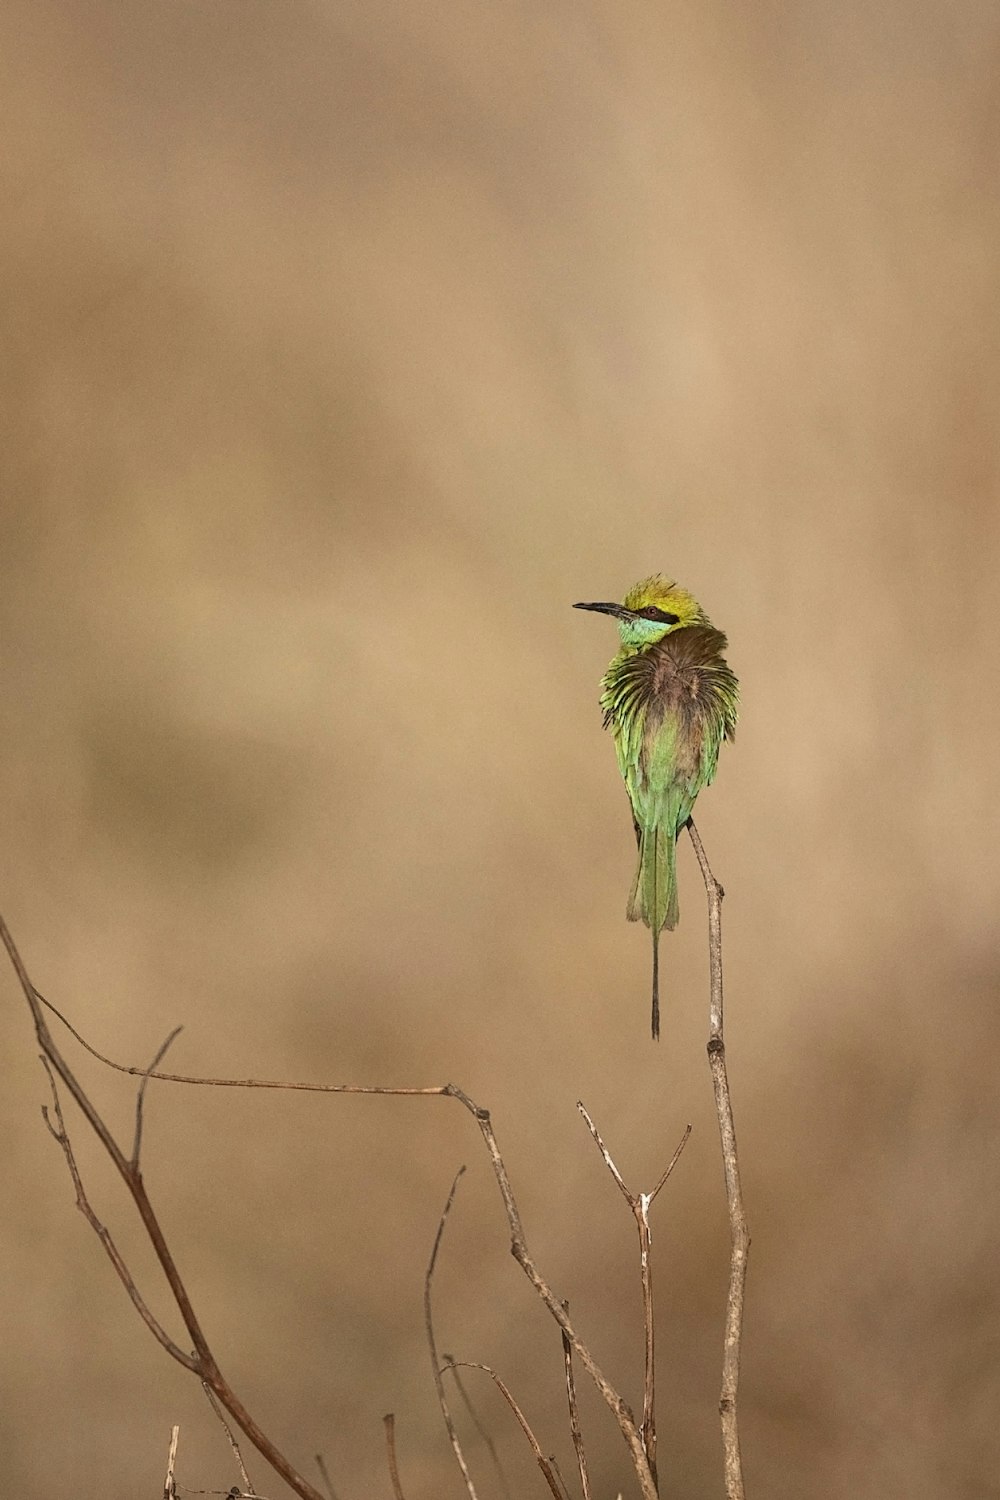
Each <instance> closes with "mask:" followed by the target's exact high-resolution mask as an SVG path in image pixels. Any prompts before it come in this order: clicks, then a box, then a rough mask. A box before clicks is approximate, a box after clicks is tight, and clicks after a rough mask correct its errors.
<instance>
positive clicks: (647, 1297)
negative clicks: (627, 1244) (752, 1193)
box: [576, 1100, 691, 1483]
mask: <svg viewBox="0 0 1000 1500" xmlns="http://www.w3.org/2000/svg"><path fill="white" fill-rule="evenodd" d="M576 1107H577V1109H578V1110H579V1111H580V1113H581V1115H582V1116H583V1119H584V1122H585V1124H586V1126H587V1129H588V1130H589V1131H590V1133H591V1135H592V1136H593V1138H594V1142H595V1144H596V1146H597V1149H598V1151H600V1153H601V1155H602V1157H603V1158H604V1163H605V1166H606V1167H607V1169H608V1171H609V1172H610V1173H611V1176H612V1177H613V1178H614V1180H615V1182H616V1183H617V1184H618V1188H619V1190H620V1192H621V1195H622V1197H623V1198H624V1199H625V1202H626V1203H627V1204H628V1206H629V1208H630V1209H631V1210H632V1213H633V1216H634V1218H635V1222H636V1228H637V1229H638V1231H639V1276H640V1281H641V1285H642V1322H643V1330H644V1333H645V1356H646V1358H645V1368H644V1371H643V1382H642V1426H641V1428H640V1432H641V1435H642V1442H643V1447H644V1448H645V1450H646V1457H647V1458H648V1460H649V1467H650V1469H651V1471H652V1474H653V1480H654V1483H655V1482H657V1470H656V1349H655V1337H654V1329H655V1323H654V1318H653V1260H652V1235H651V1232H650V1227H649V1210H650V1208H651V1207H652V1205H653V1201H654V1199H655V1198H656V1196H657V1194H658V1193H659V1191H660V1189H661V1188H662V1187H663V1186H664V1184H665V1183H666V1181H667V1179H668V1178H669V1176H670V1174H671V1172H672V1171H673V1170H674V1168H675V1167H676V1165H677V1163H678V1162H679V1161H680V1158H681V1152H682V1151H683V1150H684V1147H685V1146H686V1145H687V1143H688V1137H689V1136H690V1134H691V1126H690V1125H688V1126H687V1128H686V1129H685V1131H684V1134H683V1135H682V1136H681V1139H680V1143H679V1145H678V1147H677V1149H676V1151H675V1152H674V1154H673V1156H672V1157H671V1158H670V1161H669V1162H668V1164H667V1166H666V1169H665V1170H664V1172H663V1174H662V1175H661V1177H660V1180H659V1182H658V1183H657V1184H656V1186H655V1188H654V1189H653V1191H652V1192H651V1193H633V1192H632V1190H631V1188H629V1187H628V1186H627V1184H626V1182H625V1179H624V1178H623V1177H622V1174H621V1173H620V1172H619V1170H618V1168H617V1167H616V1166H615V1163H614V1160H613V1159H612V1156H611V1152H610V1151H609V1150H608V1148H607V1146H606V1145H605V1144H604V1141H603V1140H602V1138H601V1134H600V1131H599V1130H598V1128H597V1126H596V1125H595V1124H594V1122H593V1120H592V1119H591V1117H590V1115H589V1114H588V1112H587V1110H586V1109H585V1108H584V1105H583V1103H582V1101H580V1100H577V1105H576Z"/></svg>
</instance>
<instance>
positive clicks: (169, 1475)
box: [163, 1427, 181, 1500]
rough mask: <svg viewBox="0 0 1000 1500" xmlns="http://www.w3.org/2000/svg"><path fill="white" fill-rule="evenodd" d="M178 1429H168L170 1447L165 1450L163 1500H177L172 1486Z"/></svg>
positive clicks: (174, 1487) (178, 1435)
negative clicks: (165, 1470)
mask: <svg viewBox="0 0 1000 1500" xmlns="http://www.w3.org/2000/svg"><path fill="white" fill-rule="evenodd" d="M180 1435H181V1430H180V1428H179V1427H171V1429H170V1447H169V1448H168V1450H167V1472H166V1476H165V1478H164V1480H163V1500H177V1487H176V1485H175V1484H174V1467H175V1465H176V1463H177V1442H178V1439H179V1438H180Z"/></svg>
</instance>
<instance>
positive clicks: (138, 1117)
mask: <svg viewBox="0 0 1000 1500" xmlns="http://www.w3.org/2000/svg"><path fill="white" fill-rule="evenodd" d="M183 1030H184V1028H183V1026H175V1027H174V1029H173V1031H172V1032H171V1033H170V1035H169V1036H168V1037H167V1039H166V1041H165V1042H164V1043H163V1044H162V1046H160V1047H159V1048H158V1049H157V1053H156V1056H155V1057H154V1058H153V1061H152V1062H151V1063H150V1065H149V1067H148V1068H147V1069H146V1071H145V1073H144V1074H143V1075H142V1082H141V1083H140V1085H139V1087H138V1090H137V1091H136V1096H135V1135H134V1137H133V1139H132V1155H131V1156H130V1157H129V1161H130V1162H131V1164H132V1168H133V1170H134V1171H138V1170H139V1152H140V1151H141V1150H142V1107H143V1105H144V1103H145V1102H146V1085H147V1084H148V1083H149V1079H150V1075H151V1073H152V1071H153V1069H154V1068H155V1067H156V1064H157V1063H158V1062H160V1061H161V1060H162V1059H163V1058H164V1057H165V1056H166V1054H167V1050H168V1048H169V1047H170V1045H171V1043H172V1042H173V1041H174V1039H175V1038H176V1037H178V1036H180V1034H181V1032H182V1031H183Z"/></svg>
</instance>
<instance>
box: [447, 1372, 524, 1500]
mask: <svg viewBox="0 0 1000 1500" xmlns="http://www.w3.org/2000/svg"><path fill="white" fill-rule="evenodd" d="M441 1359H442V1362H443V1363H444V1365H445V1366H446V1367H447V1368H448V1369H449V1370H450V1371H451V1377H452V1379H453V1380H454V1382H455V1386H456V1389H457V1390H458V1394H459V1395H460V1396H461V1398H462V1401H463V1402H464V1404H465V1409H466V1411H467V1412H468V1413H469V1417H470V1419H471V1421H472V1425H473V1427H474V1428H475V1429H476V1431H477V1432H478V1433H479V1436H480V1437H481V1438H482V1440H483V1443H484V1444H485V1447H486V1450H487V1452H488V1453H489V1455H490V1458H491V1459H492V1460H493V1467H494V1469H496V1472H497V1479H498V1480H499V1481H500V1488H501V1489H502V1490H503V1493H504V1497H505V1500H510V1485H509V1484H508V1483H507V1475H506V1474H505V1473H504V1467H503V1464H502V1463H501V1462H500V1455H499V1453H498V1452H497V1445H496V1443H495V1442H494V1441H493V1439H492V1438H491V1437H490V1434H489V1432H488V1431H487V1429H486V1428H485V1427H484V1426H483V1424H482V1422H481V1421H480V1420H479V1413H478V1412H477V1411H476V1408H475V1407H474V1406H473V1404H472V1401H471V1399H470V1397H469V1393H468V1391H467V1390H466V1389H465V1381H464V1380H463V1379H462V1376H461V1374H460V1372H459V1369H458V1366H457V1365H456V1364H455V1356H454V1355H453V1354H442V1355H441Z"/></svg>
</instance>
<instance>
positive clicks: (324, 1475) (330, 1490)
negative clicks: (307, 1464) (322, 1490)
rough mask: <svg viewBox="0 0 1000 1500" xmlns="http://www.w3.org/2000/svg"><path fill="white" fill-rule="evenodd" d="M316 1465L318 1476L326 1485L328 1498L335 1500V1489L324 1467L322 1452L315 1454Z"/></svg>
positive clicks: (324, 1460)
mask: <svg viewBox="0 0 1000 1500" xmlns="http://www.w3.org/2000/svg"><path fill="white" fill-rule="evenodd" d="M316 1467H317V1469H318V1470H319V1475H320V1478H321V1479H322V1481H323V1483H324V1484H325V1485H326V1490H327V1495H328V1497H329V1500H337V1491H336V1490H335V1489H334V1487H333V1481H332V1479H331V1478H330V1473H329V1470H328V1469H327V1467H326V1459H325V1458H324V1457H323V1455H322V1453H317V1454H316Z"/></svg>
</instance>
